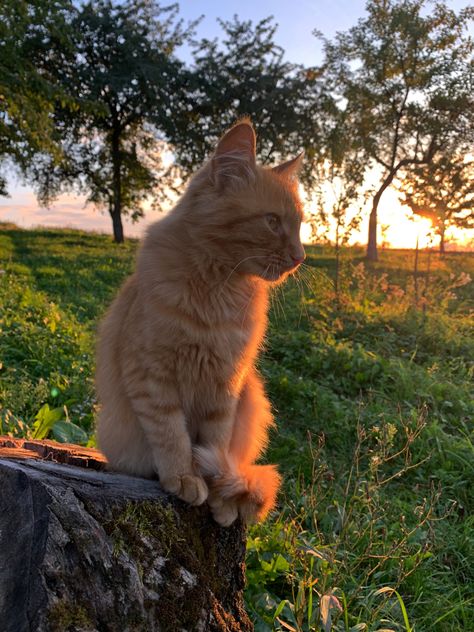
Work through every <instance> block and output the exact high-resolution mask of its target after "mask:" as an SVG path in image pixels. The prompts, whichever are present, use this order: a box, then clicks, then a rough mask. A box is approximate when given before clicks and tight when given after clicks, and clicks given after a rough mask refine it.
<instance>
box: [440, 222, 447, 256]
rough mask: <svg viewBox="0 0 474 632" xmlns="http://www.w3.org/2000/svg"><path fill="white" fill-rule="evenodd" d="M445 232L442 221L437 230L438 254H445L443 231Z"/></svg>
mask: <svg viewBox="0 0 474 632" xmlns="http://www.w3.org/2000/svg"><path fill="white" fill-rule="evenodd" d="M445 232H446V226H445V224H444V222H443V223H442V224H441V226H440V231H439V254H440V255H444V254H446V250H445V241H444V233H445Z"/></svg>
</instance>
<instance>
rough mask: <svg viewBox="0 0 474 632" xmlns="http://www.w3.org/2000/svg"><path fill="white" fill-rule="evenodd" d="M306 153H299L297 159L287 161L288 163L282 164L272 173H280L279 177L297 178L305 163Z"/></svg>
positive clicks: (273, 169) (274, 168)
mask: <svg viewBox="0 0 474 632" xmlns="http://www.w3.org/2000/svg"><path fill="white" fill-rule="evenodd" d="M303 157H304V151H302V152H301V153H299V154H298V155H297V156H296V158H292V159H291V160H287V161H286V162H282V164H281V165H277V166H276V167H273V168H272V171H274V172H275V173H278V174H279V175H282V176H284V177H285V178H291V179H293V178H297V177H298V172H299V170H300V168H301V163H302V162H303Z"/></svg>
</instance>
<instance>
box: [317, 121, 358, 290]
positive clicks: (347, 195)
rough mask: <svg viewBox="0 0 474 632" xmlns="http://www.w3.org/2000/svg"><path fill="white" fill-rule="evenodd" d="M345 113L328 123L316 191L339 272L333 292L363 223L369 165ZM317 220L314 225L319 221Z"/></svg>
mask: <svg viewBox="0 0 474 632" xmlns="http://www.w3.org/2000/svg"><path fill="white" fill-rule="evenodd" d="M348 123H349V124H350V121H348V119H347V116H346V112H344V111H337V110H336V111H334V112H333V114H332V116H331V117H329V116H328V117H326V119H325V135H324V145H323V150H322V152H321V154H320V155H319V157H318V160H317V162H316V171H315V177H316V181H317V185H316V187H315V193H316V199H317V201H318V208H319V219H320V220H321V221H322V223H323V224H324V225H326V228H327V230H328V232H329V233H331V234H332V236H333V238H334V248H335V254H336V270H335V279H334V289H335V294H336V297H337V299H339V291H340V287H339V286H340V267H341V266H340V263H341V248H342V247H343V246H344V245H346V244H347V242H348V241H349V238H350V236H351V233H352V232H353V231H354V230H356V229H357V228H358V227H359V225H360V221H361V211H362V208H361V204H360V202H361V201H362V200H363V199H364V191H363V186H364V181H365V176H366V171H367V167H366V162H365V158H364V153H363V151H362V147H361V146H360V145H359V144H358V139H357V137H356V136H355V137H354V136H351V130H350V127H348ZM316 219H317V218H314V220H313V221H316Z"/></svg>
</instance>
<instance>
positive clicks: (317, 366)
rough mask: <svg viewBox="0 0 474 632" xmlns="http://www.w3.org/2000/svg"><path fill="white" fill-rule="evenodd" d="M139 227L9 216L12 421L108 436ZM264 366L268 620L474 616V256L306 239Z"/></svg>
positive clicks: (277, 305) (0, 327) (4, 232)
mask: <svg viewBox="0 0 474 632" xmlns="http://www.w3.org/2000/svg"><path fill="white" fill-rule="evenodd" d="M136 247H137V243H136V242H134V241H129V242H128V243H126V244H125V245H122V246H120V247H119V246H116V245H113V244H112V243H111V241H110V238H109V237H106V236H102V235H94V234H89V233H83V232H76V231H67V230H36V231H23V230H19V229H16V228H15V227H14V226H7V225H4V226H0V269H1V271H0V434H11V435H13V436H35V437H37V438H42V437H46V436H50V437H52V438H56V439H57V440H60V441H61V440H62V441H64V440H72V441H76V442H82V443H87V442H89V444H91V445H94V437H93V433H94V415H95V405H96V404H95V400H94V391H93V372H94V338H95V331H96V326H97V322H98V319H99V318H100V316H101V314H102V313H103V312H104V310H105V308H106V306H107V305H108V303H109V302H110V300H111V299H112V297H113V296H114V294H115V293H116V291H117V289H118V287H119V285H120V283H121V282H122V280H123V279H124V277H125V276H126V275H127V274H128V273H129V272H130V271H131V269H132V267H133V261H134V254H135V250H136ZM308 250H309V252H308V255H309V256H308V259H307V264H306V265H305V266H304V267H303V269H302V270H301V272H300V273H299V275H298V277H297V278H295V279H294V280H291V281H289V282H288V283H287V284H286V285H285V286H284V287H282V288H279V289H277V290H276V291H275V293H274V295H273V298H272V311H271V323H270V328H269V332H268V339H267V344H266V349H265V351H264V354H263V357H262V359H261V363H260V368H261V371H262V373H263V375H264V377H265V379H266V383H267V388H268V392H269V394H270V397H271V400H272V403H273V406H274V409H275V414H276V418H277V430H275V431H274V432H273V434H272V437H271V444H270V447H269V450H268V453H267V457H268V460H269V461H270V462H276V463H278V464H279V466H280V470H281V472H282V474H283V475H284V479H285V484H284V489H283V492H282V494H281V497H280V505H279V509H278V512H276V513H275V514H274V515H272V516H271V517H270V519H269V520H268V521H267V522H266V523H264V524H261V525H256V526H254V527H252V528H251V529H250V532H249V539H248V556H247V578H248V587H247V593H246V598H247V608H248V611H249V614H250V616H251V617H252V619H253V620H254V622H255V628H256V630H257V631H268V630H297V631H300V630H304V631H309V630H325V631H328V630H338V631H339V630H340V631H348V630H353V631H356V630H357V631H362V630H367V631H379V632H381V631H382V630H392V631H396V630H412V631H416V632H421V631H427V632H428V631H429V632H435V631H455V630H459V631H461V630H462V631H467V630H474V590H473V587H474V577H473V575H474V573H473V568H474V559H473V551H474V517H473V516H474V513H473V499H474V494H473V489H474V450H473V425H472V420H473V418H474V403H473V374H474V369H473V359H474V328H473V313H474V312H473V310H474V302H473V299H474V296H473V295H474V291H473V284H472V283H471V282H470V277H469V276H468V275H471V276H474V255H472V254H471V255H462V254H452V255H447V256H446V257H445V258H444V259H442V260H440V259H439V257H438V256H437V255H435V254H432V255H428V254H427V253H423V254H422V255H421V261H420V266H419V267H420V272H419V274H418V276H417V278H416V280H415V279H414V275H413V259H414V255H413V253H412V252H408V251H405V252H396V251H385V252H382V254H381V257H380V262H379V263H378V264H376V265H375V266H373V267H371V268H369V267H367V266H366V265H365V264H364V263H363V258H362V252H361V251H358V250H357V249H351V250H347V251H346V252H345V253H344V258H343V265H342V270H341V279H340V288H341V289H340V293H339V296H335V295H334V289H333V288H334V285H333V275H334V269H335V265H334V258H333V255H332V253H331V251H330V250H329V249H328V248H322V247H317V246H315V247H311V248H309V249H308Z"/></svg>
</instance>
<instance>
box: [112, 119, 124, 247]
mask: <svg viewBox="0 0 474 632" xmlns="http://www.w3.org/2000/svg"><path fill="white" fill-rule="evenodd" d="M120 132H121V129H120V127H119V125H118V124H116V126H115V127H114V128H113V130H112V164H113V175H112V177H113V192H114V200H113V209H112V211H111V213H110V214H111V216H112V225H113V229H114V241H115V242H116V243H117V244H121V243H123V226H122V156H121V152H120Z"/></svg>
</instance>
